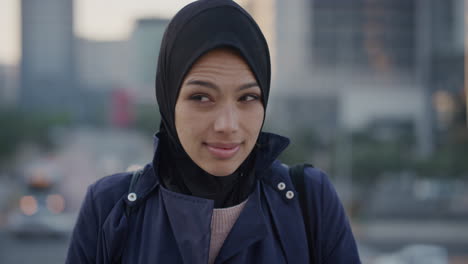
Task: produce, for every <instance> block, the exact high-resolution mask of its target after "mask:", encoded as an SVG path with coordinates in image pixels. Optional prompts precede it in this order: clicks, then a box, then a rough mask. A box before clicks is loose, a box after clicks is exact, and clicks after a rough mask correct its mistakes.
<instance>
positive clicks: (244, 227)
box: [215, 184, 268, 263]
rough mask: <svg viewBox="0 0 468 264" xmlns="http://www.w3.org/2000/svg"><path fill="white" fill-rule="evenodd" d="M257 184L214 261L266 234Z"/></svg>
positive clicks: (227, 256)
mask: <svg viewBox="0 0 468 264" xmlns="http://www.w3.org/2000/svg"><path fill="white" fill-rule="evenodd" d="M259 189H260V188H259V185H258V184H257V186H256V188H255V191H254V193H252V195H251V196H250V197H249V200H248V201H247V203H246V205H245V207H244V209H243V210H242V212H241V214H240V215H239V218H238V219H237V221H236V223H235V224H234V226H233V227H232V229H231V232H230V233H229V235H228V236H227V238H226V240H225V241H224V244H223V246H222V247H221V250H220V251H219V254H218V256H217V258H216V261H215V263H223V262H224V261H225V260H227V259H229V258H230V257H232V256H234V255H236V254H237V253H238V252H240V251H242V250H244V249H246V248H247V247H249V246H251V245H252V244H254V243H255V242H257V241H259V240H262V239H263V238H264V237H265V236H266V235H267V232H268V230H267V227H266V220H265V217H264V215H263V212H262V208H261V200H260V190H259Z"/></svg>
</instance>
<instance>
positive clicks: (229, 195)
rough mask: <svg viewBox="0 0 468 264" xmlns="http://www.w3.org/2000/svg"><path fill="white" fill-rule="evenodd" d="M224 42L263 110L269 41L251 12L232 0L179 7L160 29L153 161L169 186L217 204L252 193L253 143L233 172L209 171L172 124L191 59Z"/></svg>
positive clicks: (236, 200)
mask: <svg viewBox="0 0 468 264" xmlns="http://www.w3.org/2000/svg"><path fill="white" fill-rule="evenodd" d="M224 47H226V48H230V49H234V50H236V51H237V52H239V54H240V55H241V56H242V57H243V58H244V59H245V61H246V62H247V64H248V65H249V66H250V69H251V70H252V72H253V73H254V75H255V77H256V79H257V82H258V84H259V86H260V89H261V91H262V103H263V106H264V109H265V113H266V106H267V102H268V95H269V90H270V76H271V73H270V55H269V51H268V46H267V43H266V40H265V38H264V36H263V34H262V32H261V31H260V28H259V27H258V25H257V24H256V23H255V21H254V20H253V19H252V17H251V16H250V15H249V14H248V13H247V12H246V11H245V10H244V9H242V8H241V7H240V6H239V5H237V4H236V3H235V2H233V1H231V0H201V1H196V2H193V3H191V4H189V5H187V6H185V7H184V8H183V9H182V10H180V11H179V12H178V13H177V14H176V15H175V16H174V18H173V19H172V20H171V22H170V23H169V25H168V27H167V29H166V32H165V34H164V37H163V40H162V43H161V49H160V52H159V58H158V66H157V72H156V98H157V101H158V105H159V111H160V113H161V124H160V133H159V135H158V136H159V142H160V145H159V147H158V155H156V157H158V160H155V161H154V162H158V165H159V166H156V167H159V175H160V177H161V179H162V183H163V184H164V185H165V187H166V188H168V189H170V190H172V191H176V192H180V193H184V194H188V195H194V196H197V197H202V198H207V199H212V200H214V204H215V207H217V208H218V207H229V206H233V205H236V204H238V203H240V202H242V201H243V200H245V199H246V198H247V197H248V195H249V194H250V193H251V191H252V188H253V186H254V184H255V175H254V169H253V166H254V160H255V152H256V148H254V150H253V151H252V153H251V154H250V155H249V156H248V158H247V159H246V160H245V161H244V162H243V163H242V164H241V166H240V167H239V168H238V169H237V170H236V171H235V172H234V173H233V174H231V175H228V176H220V177H217V176H213V175H210V174H209V173H207V172H205V171H204V170H203V169H201V168H200V167H199V166H197V165H196V164H195V163H194V162H193V161H192V159H191V158H190V157H189V156H188V154H187V153H186V152H185V151H184V149H183V147H182V145H181V143H180V141H179V138H178V136H177V131H176V127H175V106H176V102H177V98H178V95H179V91H180V87H181V85H182V81H183V80H184V77H185V75H186V74H187V73H188V71H189V69H190V68H191V66H192V65H193V64H194V63H195V61H196V60H197V59H198V58H200V57H201V56H202V55H204V54H205V53H207V52H208V51H210V50H213V49H216V48H224Z"/></svg>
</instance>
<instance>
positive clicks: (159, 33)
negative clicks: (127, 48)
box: [130, 18, 169, 103]
mask: <svg viewBox="0 0 468 264" xmlns="http://www.w3.org/2000/svg"><path fill="white" fill-rule="evenodd" d="M168 24H169V20H168V19H161V18H142V19H139V20H137V21H136V23H135V28H134V30H133V32H132V35H131V40H130V41H131V50H132V60H133V62H132V67H131V75H132V83H133V86H134V87H133V89H134V91H135V92H134V95H135V97H136V99H137V100H138V101H140V102H146V103H154V102H155V95H154V82H155V76H156V66H157V61H158V54H159V49H160V47H161V41H162V38H163V35H164V31H165V30H166V27H167V25H168Z"/></svg>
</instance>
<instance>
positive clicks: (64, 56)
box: [20, 0, 77, 111]
mask: <svg viewBox="0 0 468 264" xmlns="http://www.w3.org/2000/svg"><path fill="white" fill-rule="evenodd" d="M73 17H74V13H73V0H43V1H36V0H22V1H21V37H22V42H21V52H22V57H21V93H20V103H21V106H22V107H23V108H24V109H30V110H41V111H64V110H65V111H66V110H73V109H74V108H75V106H76V104H77V97H76V96H75V94H76V91H75V90H76V89H75V88H76V87H75V59H74V36H73Z"/></svg>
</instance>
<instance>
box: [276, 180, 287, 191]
mask: <svg viewBox="0 0 468 264" xmlns="http://www.w3.org/2000/svg"><path fill="white" fill-rule="evenodd" d="M284 189H286V184H284V182H280V183H278V190H280V191H282V190H284Z"/></svg>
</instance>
